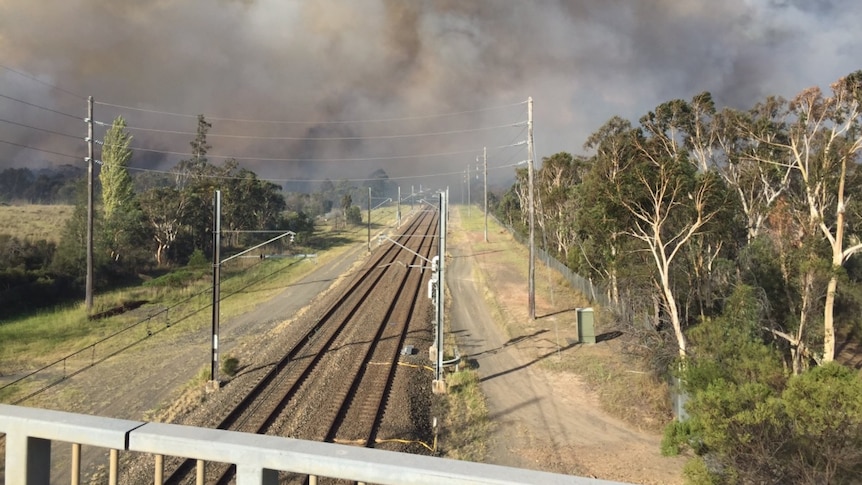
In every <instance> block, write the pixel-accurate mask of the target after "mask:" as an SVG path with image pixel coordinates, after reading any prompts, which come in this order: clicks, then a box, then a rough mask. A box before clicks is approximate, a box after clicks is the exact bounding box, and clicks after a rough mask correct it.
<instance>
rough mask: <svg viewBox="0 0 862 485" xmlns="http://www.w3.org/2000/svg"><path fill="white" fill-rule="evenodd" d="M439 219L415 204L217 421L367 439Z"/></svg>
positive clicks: (211, 474)
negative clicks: (399, 227)
mask: <svg viewBox="0 0 862 485" xmlns="http://www.w3.org/2000/svg"><path fill="white" fill-rule="evenodd" d="M437 224H438V218H437V213H436V212H420V213H419V215H418V216H416V217H414V218H412V219H411V220H410V222H409V223H408V225H407V227H406V228H405V229H404V230H403V234H402V235H400V236H397V237H395V238H394V239H395V240H396V241H397V244H393V243H391V242H387V243H385V244H383V245H382V246H381V247H379V248H378V249H377V250H375V251H374V252H373V253H372V254H371V256H370V257H369V259H368V261H367V262H366V263H365V264H364V265H363V268H362V270H361V271H359V272H358V273H357V274H356V275H355V277H354V279H353V280H352V281H351V282H350V284H349V285H348V287H347V288H346V290H344V291H343V293H342V294H341V296H340V297H339V298H338V300H337V301H336V302H335V303H333V304H332V305H331V306H330V307H328V309H327V310H326V311H325V312H323V313H322V315H320V317H319V318H317V321H316V323H315V324H314V325H312V326H311V327H310V328H309V329H308V330H307V331H305V332H302V333H301V334H300V335H298V336H296V337H294V340H293V341H292V342H290V343H289V344H288V349H287V350H286V352H285V354H284V356H283V357H282V358H281V359H280V360H278V361H277V362H275V363H273V364H272V365H271V366H270V368H269V370H268V371H267V372H266V373H264V374H263V375H262V376H261V377H260V378H259V379H258V380H257V381H256V382H255V383H253V384H252V385H249V387H248V389H247V390H246V392H243V393H241V394H242V395H243V396H244V397H243V398H242V399H239V400H237V401H236V402H234V403H233V405H232V406H231V410H230V411H229V412H227V413H226V414H225V416H224V418H223V419H222V420H221V423H220V424H219V425H218V426H217V427H218V428H219V429H230V430H236V431H244V432H249V433H258V434H272V435H279V436H290V437H295V438H301V439H310V440H317V441H339V442H350V443H355V444H358V445H362V446H373V445H374V442H375V439H376V434H377V429H378V427H379V425H380V422H381V420H382V417H383V414H384V412H385V408H386V402H387V397H388V394H389V392H390V389H391V385H392V381H393V377H394V374H395V369H396V366H397V364H398V361H399V357H400V353H401V349H402V347H403V345H404V341H405V338H406V336H407V332H408V329H409V322H410V321H411V319H413V318H415V317H423V316H424V314H423V311H422V308H427V307H425V306H423V305H419V304H418V303H419V302H420V301H421V300H422V299H426V298H427V295H426V292H425V285H426V284H427V280H428V278H429V275H430V269H428V268H427V267H428V264H427V260H429V259H431V257H432V255H433V254H436V248H437V240H436V238H435V237H433V236H435V235H436V234H437ZM429 236H430V237H429ZM420 255H421V256H420ZM194 467H195V463H194V462H193V461H190V460H188V461H185V462H182V463H180V464H179V465H178V466H177V467H176V468H175V470H174V471H173V473H171V474H170V476H169V477H168V478H167V480H166V481H165V483H170V484H174V483H192V481H193V478H194V477H193V475H194ZM207 477H208V478H207V483H230V482H231V480H232V477H233V469H232V467H229V466H228V465H225V464H219V463H209V464H207ZM293 479H294V480H295V481H301V480H303V479H304V478H303V477H293Z"/></svg>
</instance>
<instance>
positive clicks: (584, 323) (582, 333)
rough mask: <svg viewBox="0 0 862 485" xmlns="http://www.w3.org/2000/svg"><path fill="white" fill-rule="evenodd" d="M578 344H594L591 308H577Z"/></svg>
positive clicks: (593, 321)
mask: <svg viewBox="0 0 862 485" xmlns="http://www.w3.org/2000/svg"><path fill="white" fill-rule="evenodd" d="M576 312H577V316H578V342H580V343H582V344H594V343H596V324H595V320H594V318H593V309H592V308H578V309H577V310H576Z"/></svg>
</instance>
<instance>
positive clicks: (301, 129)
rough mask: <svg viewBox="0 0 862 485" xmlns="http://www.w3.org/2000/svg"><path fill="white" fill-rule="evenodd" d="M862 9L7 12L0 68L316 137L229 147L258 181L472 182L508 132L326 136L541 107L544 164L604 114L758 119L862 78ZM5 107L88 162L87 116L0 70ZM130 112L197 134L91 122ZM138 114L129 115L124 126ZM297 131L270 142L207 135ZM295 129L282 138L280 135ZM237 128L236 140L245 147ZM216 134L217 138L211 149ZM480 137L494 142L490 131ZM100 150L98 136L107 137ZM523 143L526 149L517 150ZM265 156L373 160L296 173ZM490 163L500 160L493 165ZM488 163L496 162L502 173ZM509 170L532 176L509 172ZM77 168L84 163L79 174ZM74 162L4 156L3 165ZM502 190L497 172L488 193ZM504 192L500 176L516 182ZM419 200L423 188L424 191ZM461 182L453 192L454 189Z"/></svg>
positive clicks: (0, 22) (837, 0)
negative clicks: (720, 110) (780, 98)
mask: <svg viewBox="0 0 862 485" xmlns="http://www.w3.org/2000/svg"><path fill="white" fill-rule="evenodd" d="M860 20H862V4H859V3H858V2H854V1H852V0H833V1H819V2H805V1H796V0H794V1H791V0H785V1H765V0H764V1H757V2H750V1H743V0H734V1H728V2H678V1H672V0H653V1H648V2H629V1H621V0H612V1H607V0H585V1H541V2H515V1H511V2H505V4H504V5H501V4H499V3H494V4H491V3H488V2H470V1H466V2H465V1H439V2H400V1H396V0H362V1H355V2H340V1H331V0H323V1H315V2H282V1H276V0H257V1H254V0H251V1H222V2H208V1H204V0H194V1H182V2H180V1H177V0H171V1H164V2H145V3H132V4H129V3H127V2H123V3H115V2H103V1H98V0H73V1H69V2H62V3H61V4H45V3H42V2H29V1H24V0H9V1H5V2H3V3H2V4H0V59H2V64H3V65H6V66H10V67H13V68H16V69H21V70H24V71H26V72H28V73H32V74H34V75H35V76H36V77H37V78H38V79H39V80H41V81H44V82H47V83H52V84H54V85H57V86H60V87H62V88H64V89H66V90H69V91H71V92H73V93H76V94H78V95H81V96H89V95H92V96H94V97H95V98H96V101H97V102H100V101H101V102H105V103H115V104H119V105H124V106H131V107H134V108H144V109H150V110H156V111H170V112H179V113H187V114H197V113H203V114H205V115H206V116H207V117H208V119H210V120H212V121H213V122H215V123H216V125H217V126H218V130H219V132H220V133H235V134H245V135H258V136H267V135H269V136H272V135H275V134H277V135H279V136H288V135H289V136H294V137H309V136H313V137H320V136H330V137H331V136H337V137H345V138H350V137H354V138H352V139H344V140H340V141H329V142H320V141H317V142H315V141H309V140H284V142H283V143H280V144H266V145H265V146H262V145H261V144H260V143H257V142H256V141H255V140H253V139H231V140H224V141H229V142H230V143H223V144H221V145H220V146H222V147H223V148H222V153H223V154H225V155H236V156H237V157H236V158H238V159H239V160H240V162H241V163H243V165H244V166H245V165H246V164H247V163H252V164H254V165H252V166H251V168H252V169H253V170H255V172H257V173H258V174H260V176H261V177H263V178H285V179H287V178H299V177H306V178H307V177H309V176H310V177H313V178H318V179H323V178H331V179H334V180H337V179H342V178H355V177H362V176H365V175H366V174H368V173H370V172H371V171H373V170H374V169H377V168H384V169H385V170H386V171H387V173H388V174H389V175H390V177H402V176H407V175H412V174H416V173H420V174H429V173H446V172H451V171H452V169H453V168H456V169H457V170H463V166H464V165H465V163H469V162H470V161H472V159H473V157H474V156H475V155H476V154H479V150H481V148H482V146H485V145H488V146H494V145H502V144H506V143H509V142H511V140H512V139H514V138H516V137H517V135H518V131H517V130H516V131H510V132H505V133H499V136H490V137H484V135H485V133H480V134H479V135H483V136H481V137H480V136H477V134H474V133H466V134H464V135H463V136H461V137H454V138H446V139H445V140H443V141H444V142H445V143H444V144H445V146H441V143H440V142H441V140H440V139H439V138H435V137H420V138H418V139H416V138H414V139H405V140H398V139H390V140H368V139H364V137H368V136H374V135H379V134H393V133H396V132H397V131H395V127H393V126H392V125H391V124H389V125H386V124H383V125H381V124H377V123H363V124H346V125H343V124H331V123H330V122H331V121H335V120H369V119H375V120H379V119H389V118H402V117H411V116H422V115H429V114H436V113H449V112H460V111H463V110H472V109H476V108H484V107H489V106H500V105H507V104H510V103H515V102H521V101H523V100H525V99H526V98H527V97H528V96H533V97H534V98H535V107H536V118H537V124H536V147H537V150H538V152H539V153H543V154H550V153H556V152H558V151H563V150H566V149H567V148H568V147H569V146H570V145H571V140H573V139H574V140H583V139H585V138H586V136H587V135H588V134H589V133H592V132H594V131H595V130H596V129H597V128H598V126H599V124H600V123H601V122H602V120H606V119H608V118H610V117H611V116H613V115H620V116H622V117H623V118H627V119H631V118H633V117H636V116H638V115H639V114H640V113H643V112H645V111H646V110H647V109H649V108H651V107H653V106H656V105H657V104H658V103H659V102H661V101H662V100H665V99H670V98H675V97H679V98H683V99H689V98H690V97H691V96H693V95H694V94H696V93H698V92H701V91H709V92H711V93H712V94H713V96H714V98H715V100H716V102H717V103H719V104H720V105H727V106H732V107H745V106H749V105H750V104H751V103H752V102H753V101H754V100H755V99H759V98H761V97H762V96H764V95H766V94H773V93H777V94H783V95H785V96H787V95H790V94H791V93H795V92H797V91H799V90H800V89H802V88H803V87H807V86H811V85H825V84H826V83H829V82H831V81H832V80H834V79H837V78H838V77H839V76H841V75H844V74H846V73H847V72H850V71H852V70H853V69H855V68H856V67H857V66H856V65H855V64H856V63H857V59H858V56H857V53H858V52H859V51H860V47H862V38H860V37H859V36H858V35H856V31H857V30H856V27H857V25H858V24H859V21H860ZM0 79H2V80H3V82H4V87H5V88H6V89H4V92H3V94H6V95H8V96H13V97H15V98H18V99H23V100H27V101H29V102H36V101H38V102H40V103H43V104H44V105H46V106H48V107H50V108H52V109H57V110H60V111H62V112H64V113H71V114H74V115H75V116H77V117H78V119H77V120H74V119H70V118H65V117H63V116H58V115H55V114H52V113H50V112H48V113H46V112H33V110H32V109H30V108H29V107H27V106H23V105H20V104H17V103H15V102H13V101H10V100H8V99H0V109H2V110H3V113H4V117H6V119H10V120H18V121H19V122H21V123H25V124H29V125H35V126H39V127H46V128H51V129H55V130H58V131H62V132H63V133H69V134H72V135H76V136H78V141H77V142H76V141H75V140H72V139H65V138H63V137H60V138H57V137H56V136H54V135H51V134H47V133H44V132H33V131H32V130H29V131H28V130H26V129H24V128H21V127H14V126H4V129H5V128H9V130H10V131H9V135H8V136H4V139H5V140H7V141H12V142H15V143H19V144H24V145H28V146H38V147H40V148H44V149H49V150H57V151H60V152H62V153H66V152H69V151H73V154H75V155H83V152H82V151H81V150H83V143H82V142H81V140H80V135H81V134H82V133H84V126H83V124H82V123H81V122H80V118H83V113H85V111H84V110H85V103H84V101H83V100H81V99H75V98H74V97H72V96H70V95H68V94H66V93H64V92H61V91H57V90H53V89H51V88H49V87H47V86H46V85H43V84H40V83H38V82H33V81H31V80H27V79H22V78H21V77H20V76H17V75H16V74H15V73H12V72H8V71H5V70H2V69H0ZM121 114H122V115H124V116H125V117H126V118H127V120H128V121H129V125H130V126H149V127H156V126H158V127H161V128H166V129H173V130H183V131H193V130H194V119H193V118H189V119H182V118H181V119H176V118H171V117H166V116H163V115H160V114H157V113H144V112H137V113H129V112H125V111H124V110H119V109H114V108H111V107H108V106H97V110H96V118H97V119H99V120H101V121H104V122H108V123H109V122H110V120H112V119H113V118H115V117H116V116H118V115H121ZM133 114H134V115H135V116H134V117H133V116H132V115H133ZM217 117H227V118H236V119H254V120H261V119H264V120H299V121H303V122H306V123H303V124H300V125H296V126H289V127H288V126H281V127H279V130H275V129H274V127H271V126H270V127H267V126H265V125H264V126H248V125H241V124H236V125H235V126H228V125H227V124H225V123H222V122H219V121H218V120H216V119H215V118H217ZM523 118H524V115H523V110H522V109H515V111H514V112H512V111H503V112H499V111H489V112H477V113H472V114H469V115H464V116H460V117H455V118H453V119H448V120H421V119H420V120H412V121H411V122H410V123H408V125H409V126H404V127H403V129H404V131H405V132H411V133H422V132H428V131H434V132H436V131H440V130H444V129H454V130H459V129H465V128H475V127H477V126H496V125H498V124H500V123H501V122H502V123H513V122H517V121H523ZM288 128H290V129H288ZM243 130H244V131H243ZM215 133H216V131H215V130H214V131H213V132H212V133H211V135H214V134H215ZM133 134H134V136H135V139H136V140H137V142H139V143H140V144H141V146H146V147H149V148H151V149H154V150H161V151H177V152H183V153H186V152H187V145H186V142H187V139H188V138H187V137H185V136H173V137H171V136H162V135H156V134H153V133H146V132H134V131H133ZM491 134H497V132H493V133H491ZM97 136H101V133H99V134H98V135H97ZM520 139H521V140H522V139H523V137H522V138H520ZM460 150H477V151H476V152H474V153H472V154H469V155H459V156H454V157H444V158H442V159H434V158H430V159H427V158H422V157H417V158H407V159H399V160H385V159H383V157H387V156H392V155H403V154H413V155H417V154H425V153H439V152H449V151H460ZM242 155H246V156H249V157H260V158H291V159H343V158H368V159H369V160H367V161H352V162H327V163H301V162H264V161H251V160H243V158H242ZM490 155H491V156H492V160H496V161H497V162H500V161H501V159H503V160H505V159H508V158H509V156H510V153H508V152H505V153H499V154H497V153H493V152H492V153H491V154H490ZM494 157H496V158H494ZM513 157H514V158H513V159H512V161H518V160H520V159H523V158H524V157H523V155H522V154H521V155H518V156H514V155H513ZM182 158H183V156H182V155H165V154H159V153H140V154H138V155H137V159H136V160H135V162H134V164H133V165H134V166H137V167H142V166H146V167H148V168H161V169H167V168H170V167H172V166H173V165H174V164H175V163H176V161H178V160H180V159H182ZM79 160H80V158H79ZM68 162H69V160H67V159H63V158H59V159H58V157H56V156H52V155H50V154H43V153H39V152H33V151H31V150H26V149H21V148H20V147H17V146H11V145H8V144H2V143H0V164H2V165H0V166H3V167H5V166H27V167H31V168H33V167H36V166H39V165H44V164H56V163H68ZM494 175H495V174H492V176H494ZM504 175H507V176H511V170H508V171H506V173H505V174H504ZM410 183H414V184H418V183H419V181H411V182H410ZM450 183H452V182H450Z"/></svg>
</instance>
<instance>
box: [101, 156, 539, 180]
mask: <svg viewBox="0 0 862 485" xmlns="http://www.w3.org/2000/svg"><path fill="white" fill-rule="evenodd" d="M94 162H95V163H96V164H98V165H101V166H111V165H113V164H110V163H105V162H103V161H101V160H94ZM524 163H526V161H521V162H517V163H510V164H505V165H498V166H494V167H488V170H503V169H506V168H512V167H517V166H518V165H523V164H524ZM125 168H126V169H127V170H132V171H135V172H144V173H159V174H163V175H176V174H177V172H176V171H173V170H158V169H154V168H139V167H130V166H126V167H125ZM463 174H464V172H462V171H460V170H459V171H457V172H438V173H428V174H422V175H403V176H399V177H389V178H387V179H386V180H411V179H417V178H432V177H446V176H452V175H463ZM201 178H204V179H210V180H245V179H246V178H245V177H231V176H227V175H202V176H201ZM257 180H260V181H263V182H272V183H285V182H312V183H318V182H326V181H331V180H332V178H326V179H307V178H302V179H298V178H269V177H262V178H258V179H257ZM338 180H346V181H348V182H370V181H374V180H380V179H379V178H348V179H338Z"/></svg>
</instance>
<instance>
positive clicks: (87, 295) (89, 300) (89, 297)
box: [84, 96, 94, 315]
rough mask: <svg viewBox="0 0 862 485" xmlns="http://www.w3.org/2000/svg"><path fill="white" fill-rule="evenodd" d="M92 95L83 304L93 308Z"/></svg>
mask: <svg viewBox="0 0 862 485" xmlns="http://www.w3.org/2000/svg"><path fill="white" fill-rule="evenodd" d="M93 157H94V154H93V97H92V96H90V97H88V98H87V281H86V284H85V290H84V305H85V306H86V308H87V314H88V315H89V313H90V311H91V310H92V309H93Z"/></svg>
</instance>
